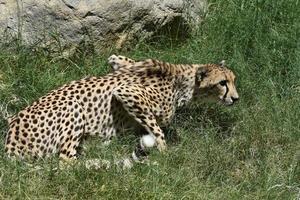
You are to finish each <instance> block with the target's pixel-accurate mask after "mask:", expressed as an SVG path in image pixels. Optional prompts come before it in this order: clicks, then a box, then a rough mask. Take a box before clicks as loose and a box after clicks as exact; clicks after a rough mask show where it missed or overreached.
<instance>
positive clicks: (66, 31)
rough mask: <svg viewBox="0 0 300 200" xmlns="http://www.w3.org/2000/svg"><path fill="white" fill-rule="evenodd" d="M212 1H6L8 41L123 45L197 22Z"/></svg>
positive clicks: (2, 25)
mask: <svg viewBox="0 0 300 200" xmlns="http://www.w3.org/2000/svg"><path fill="white" fill-rule="evenodd" d="M206 5H207V4H206V0H0V34H1V39H0V42H1V40H2V42H5V41H9V39H11V38H19V39H21V40H20V41H22V43H23V44H24V45H27V46H31V45H32V46H44V47H47V48H51V49H52V50H55V51H61V52H65V51H66V50H72V49H74V48H77V47H78V46H80V45H81V44H87V43H89V44H92V46H93V48H95V49H96V50H101V49H104V48H107V47H116V48H122V47H123V46H126V44H130V43H134V42H136V41H138V40H141V39H148V38H151V36H153V35H155V34H156V33H157V32H159V31H160V30H163V29H164V28H166V27H168V28H170V29H171V31H172V27H170V26H172V25H174V24H177V23H178V22H179V23H184V24H189V25H192V26H194V25H197V24H199V22H200V21H201V13H203V12H204V11H205V9H206Z"/></svg>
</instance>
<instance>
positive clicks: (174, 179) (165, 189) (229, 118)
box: [0, 0, 300, 199]
mask: <svg viewBox="0 0 300 200" xmlns="http://www.w3.org/2000/svg"><path fill="white" fill-rule="evenodd" d="M191 35H192V36H191V38H190V39H188V40H187V41H182V42H180V43H178V42H174V41H173V40H168V39H165V40H163V42H160V43H146V44H145V43H143V44H139V45H138V46H137V48H136V49H135V50H133V51H131V52H127V53H125V54H126V55H128V56H131V57H133V58H136V59H143V58H148V57H154V58H157V59H161V60H165V61H169V62H173V63H206V62H219V61H220V60H222V59H226V60H227V63H228V65H229V66H230V68H231V69H232V70H233V71H234V72H235V73H236V74H237V77H238V79H237V88H238V91H239V94H240V99H241V100H240V102H239V103H238V104H237V105H236V106H234V107H222V106H220V105H214V104H201V103H193V104H192V105H191V106H189V107H187V108H184V109H181V110H180V111H179V113H178V114H177V116H176V118H175V119H174V126H175V127H176V128H177V130H178V134H179V136H180V140H179V141H178V142H177V143H170V142H169V148H168V151H167V152H166V153H165V154H159V153H158V152H157V151H156V150H153V151H152V154H151V156H150V159H151V160H152V161H157V163H158V165H151V166H147V165H135V167H134V168H133V169H131V170H128V171H120V170H118V169H117V168H112V169H110V170H108V171H104V170H103V171H93V170H90V171H89V170H86V169H85V168H84V166H82V165H80V164H78V165H76V166H74V167H72V168H70V169H69V170H58V171H57V170H53V169H54V168H55V167H57V160H56V159H48V160H46V161H43V162H42V161H40V162H37V163H35V164H36V165H39V166H40V167H41V168H42V169H35V168H33V167H29V166H27V165H26V164H24V163H22V162H17V161H11V160H8V159H6V157H5V155H4V153H3V143H4V137H5V134H6V131H7V125H6V121H5V119H4V118H5V116H6V115H7V113H10V114H11V113H16V112H17V111H19V110H20V109H22V108H23V107H24V106H26V105H28V104H29V103H30V102H32V101H33V100H34V99H36V98H38V97H40V96H41V95H43V94H45V93H47V92H48V91H49V90H51V89H54V88H56V87H58V86H60V85H62V84H63V83H66V82H69V81H71V80H74V79H79V78H81V77H85V76H89V75H102V74H105V73H106V72H107V65H106V64H105V63H106V58H107V57H108V56H109V53H107V54H103V55H97V54H90V55H89V54H87V53H86V52H85V51H82V52H81V53H79V54H78V55H77V57H76V56H75V57H74V58H71V59H64V58H61V57H53V56H51V55H49V54H48V53H47V51H42V50H40V51H37V52H32V51H30V50H29V49H26V48H24V47H20V46H19V47H17V48H12V47H11V46H13V44H10V45H6V46H3V47H2V48H1V51H0V111H1V112H0V135H1V145H0V160H1V162H0V199H57V198H59V199H299V198H300V165H299V161H300V140H299V138H300V123H299V122H300V106H299V105H300V101H299V98H300V81H299V80H300V69H299V63H300V40H299V38H300V2H299V1H297V0H277V1H275V0H274V1H262V0H249V1H244V0H233V1H229V0H219V1H217V0H214V1H213V0H211V1H210V7H209V12H208V13H207V15H206V19H205V21H204V22H203V24H202V25H201V27H200V28H199V29H195V30H194V31H193V32H192V33H191ZM114 53H115V52H114ZM80 55H81V56H84V57H80ZM134 140H135V138H134V137H132V136H128V137H125V138H117V139H115V140H114V141H113V143H112V144H111V145H110V146H109V147H103V146H102V145H100V141H99V140H97V139H91V140H90V141H88V142H87V148H88V150H87V151H86V155H85V156H82V157H81V158H80V159H81V160H82V161H83V160H85V159H88V158H106V159H109V160H114V159H116V158H120V157H123V156H126V155H128V154H129V153H130V152H131V151H132V149H133V144H134Z"/></svg>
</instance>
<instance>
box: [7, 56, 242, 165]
mask: <svg viewBox="0 0 300 200" xmlns="http://www.w3.org/2000/svg"><path fill="white" fill-rule="evenodd" d="M109 63H110V64H111V65H112V66H113V69H114V70H115V71H113V72H112V73H110V74H108V75H106V76H102V77H91V78H86V79H81V80H78V81H73V82H71V83H69V84H66V85H64V86H62V87H60V88H59V89H57V90H53V91H52V92H50V93H49V94H47V95H45V96H43V97H41V98H40V99H39V100H37V101H36V102H34V103H33V104H32V105H30V106H28V107H26V108H25V109H24V110H22V111H20V112H19V113H18V114H16V115H15V116H14V117H13V118H12V119H11V122H10V124H9V130H8V134H7V137H6V143H5V151H6V152H7V153H8V154H9V155H17V156H19V157H26V156H30V157H32V156H36V157H42V156H47V155H51V154H53V153H58V154H59V155H60V157H61V158H63V159H65V160H72V159H76V154H77V147H78V145H79V143H80V142H81V141H82V137H83V136H84V135H98V136H99V137H102V138H105V139H110V138H111V137H112V136H115V135H117V134H120V133H121V132H122V130H124V129H127V128H136V127H142V128H143V129H144V130H145V131H146V133H147V134H149V135H151V136H152V137H153V138H155V144H156V146H157V148H158V149H159V150H160V151H163V150H165V149H166V142H165V138H164V133H163V131H162V129H161V127H166V126H168V125H169V123H170V122H171V120H172V117H173V116H174V114H175V111H176V109H177V108H178V107H180V106H183V105H185V104H187V103H188V102H190V101H191V100H192V99H193V97H195V96H199V95H200V96H201V95H204V96H205V94H208V96H210V97H211V96H212V97H216V99H219V100H221V101H223V102H224V103H225V104H226V105H231V104H233V102H234V101H235V100H237V99H238V94H237V92H236V89H235V85H234V79H235V77H234V74H233V73H232V71H230V70H229V69H227V68H226V67H224V66H223V65H213V64H206V65H174V64H170V63H166V62H161V61H157V60H153V59H148V60H145V61H140V62H136V61H134V60H131V59H129V58H126V57H123V56H115V55H113V56H111V57H110V58H109ZM220 81H226V85H225V86H221V85H220ZM143 151H144V147H143V144H141V143H140V144H139V146H138V147H137V148H136V150H135V152H134V153H133V155H132V157H133V159H139V156H143V155H144V152H143Z"/></svg>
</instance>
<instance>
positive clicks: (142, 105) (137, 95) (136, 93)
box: [113, 85, 166, 161]
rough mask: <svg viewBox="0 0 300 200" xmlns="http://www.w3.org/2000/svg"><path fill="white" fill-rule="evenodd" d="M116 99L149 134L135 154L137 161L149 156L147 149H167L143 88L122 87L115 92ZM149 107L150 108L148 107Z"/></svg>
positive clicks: (143, 138) (141, 141)
mask: <svg viewBox="0 0 300 200" xmlns="http://www.w3.org/2000/svg"><path fill="white" fill-rule="evenodd" d="M113 95H114V97H115V98H116V99H117V100H118V101H119V102H121V103H122V105H123V107H124V109H125V110H126V111H127V112H128V114H129V115H130V116H132V117H133V118H134V119H135V120H136V121H137V122H138V123H139V124H140V125H141V126H142V127H143V128H144V129H145V130H146V131H147V132H148V135H146V136H143V137H142V138H141V140H140V143H139V144H138V146H137V147H136V149H135V151H134V152H133V156H132V157H133V159H134V160H135V161H138V160H141V159H143V158H145V157H146V156H147V152H146V151H145V149H146V148H147V147H152V146H154V145H156V146H157V148H158V150H159V151H164V150H165V149H166V142H165V136H164V133H163V131H162V129H161V128H160V127H159V125H158V123H157V121H156V118H155V115H154V114H153V113H152V112H151V108H150V107H149V106H150V105H149V103H148V102H147V99H146V97H147V94H146V92H145V89H144V88H143V87H142V86H137V85H133V86H126V87H124V86H120V87H118V88H116V90H115V91H114V94H113ZM147 106H148V107H147Z"/></svg>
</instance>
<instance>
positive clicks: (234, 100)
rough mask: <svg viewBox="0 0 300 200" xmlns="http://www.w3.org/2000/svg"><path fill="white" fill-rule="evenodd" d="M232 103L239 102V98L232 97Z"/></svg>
mask: <svg viewBox="0 0 300 200" xmlns="http://www.w3.org/2000/svg"><path fill="white" fill-rule="evenodd" d="M231 100H232V102H233V103H234V102H237V101H238V100H239V97H231Z"/></svg>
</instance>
